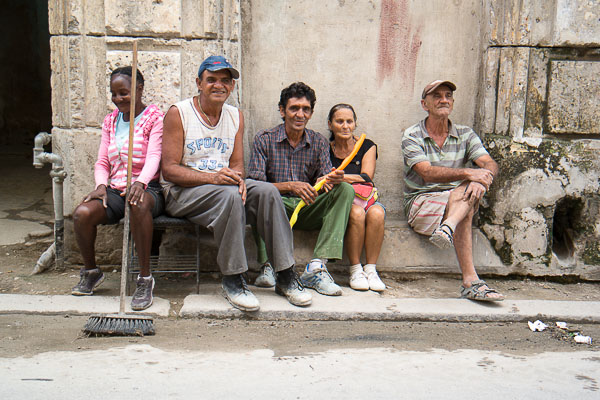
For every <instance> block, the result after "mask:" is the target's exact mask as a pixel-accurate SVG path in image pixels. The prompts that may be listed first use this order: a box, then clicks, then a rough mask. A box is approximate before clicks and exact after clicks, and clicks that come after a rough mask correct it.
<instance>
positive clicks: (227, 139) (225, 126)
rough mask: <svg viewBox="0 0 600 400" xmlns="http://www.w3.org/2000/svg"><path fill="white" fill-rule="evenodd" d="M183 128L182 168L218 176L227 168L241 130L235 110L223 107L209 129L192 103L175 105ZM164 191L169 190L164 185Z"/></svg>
mask: <svg viewBox="0 0 600 400" xmlns="http://www.w3.org/2000/svg"><path fill="white" fill-rule="evenodd" d="M175 107H177V110H179V116H180V117H181V123H182V125H183V132H184V135H185V137H184V139H183V157H182V159H181V164H182V165H185V166H187V167H190V168H192V169H195V170H196V171H200V172H213V173H214V172H218V171H219V170H220V169H222V168H226V167H229V158H230V157H231V154H232V153H233V145H234V142H235V135H236V133H237V131H238V129H239V128H240V113H239V111H238V109H237V108H236V107H233V106H230V105H229V104H223V109H222V110H221V118H220V119H219V122H218V123H217V125H215V126H214V127H211V126H208V125H207V124H206V123H205V122H204V120H203V119H202V117H201V116H200V112H199V111H198V110H197V109H196V107H194V99H193V98H190V99H186V100H182V101H180V102H178V103H176V104H175ZM163 186H165V189H167V191H168V188H169V187H170V186H172V185H171V184H170V183H169V182H164V181H163Z"/></svg>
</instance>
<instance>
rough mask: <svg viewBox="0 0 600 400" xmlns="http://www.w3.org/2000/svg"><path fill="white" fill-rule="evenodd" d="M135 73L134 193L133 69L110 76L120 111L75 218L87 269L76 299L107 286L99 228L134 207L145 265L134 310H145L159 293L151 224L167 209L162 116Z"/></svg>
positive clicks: (134, 230) (106, 132) (105, 133)
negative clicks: (161, 179)
mask: <svg viewBox="0 0 600 400" xmlns="http://www.w3.org/2000/svg"><path fill="white" fill-rule="evenodd" d="M136 72H137V77H136V79H137V87H136V99H135V100H136V102H135V110H134V117H133V118H134V140H133V168H132V180H131V182H132V185H131V189H130V191H129V193H127V194H126V193H125V190H126V186H127V155H128V151H129V123H130V121H131V113H130V111H131V110H130V101H131V91H130V88H131V77H132V75H131V74H132V68H131V67H122V68H117V69H115V70H114V71H113V72H112V73H111V75H110V92H111V94H112V101H113V103H114V104H115V106H117V109H115V110H114V111H113V112H111V113H110V114H108V115H107V116H106V117H105V118H104V123H103V124H102V141H101V142H100V149H99V150H98V161H96V165H95V168H94V178H95V181H96V189H95V190H94V191H93V192H91V193H90V194H88V195H87V196H86V197H85V198H84V199H83V202H82V203H81V204H80V205H79V206H78V207H77V208H76V209H75V212H74V214H73V222H74V225H75V238H76V240H77V244H78V245H79V249H80V251H81V255H82V257H83V263H84V267H83V268H82V269H81V271H80V281H79V283H78V284H77V285H76V286H75V287H74V288H73V289H72V291H71V293H72V294H74V295H78V296H82V295H91V294H92V293H93V291H94V289H95V288H97V287H98V285H100V284H101V283H102V282H103V281H104V274H103V273H102V271H101V270H100V269H99V268H98V267H97V266H96V259H95V249H94V243H95V240H96V227H97V226H98V225H99V224H117V223H118V222H119V220H121V218H123V216H124V214H125V201H128V202H129V204H130V205H131V213H130V216H131V234H132V236H133V240H134V241H135V247H136V250H137V254H138V258H139V262H140V275H139V276H138V278H137V287H136V291H135V293H134V295H133V299H132V301H131V308H132V309H134V310H144V309H146V308H148V307H150V305H152V290H153V289H154V279H153V278H152V276H151V274H150V249H151V247H152V218H153V217H155V216H157V215H160V214H161V213H162V211H163V209H164V198H163V196H162V193H161V187H160V185H159V183H158V175H159V172H158V169H159V165H160V155H161V144H162V128H163V113H162V111H160V109H159V108H158V107H157V106H155V105H149V106H146V105H145V104H144V103H142V91H143V89H144V78H143V76H142V74H141V73H140V71H136Z"/></svg>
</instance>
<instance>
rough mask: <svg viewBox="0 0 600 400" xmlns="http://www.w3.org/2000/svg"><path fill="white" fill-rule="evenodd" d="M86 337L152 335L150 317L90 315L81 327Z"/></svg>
mask: <svg viewBox="0 0 600 400" xmlns="http://www.w3.org/2000/svg"><path fill="white" fill-rule="evenodd" d="M83 333H85V334H86V335H88V336H145V335H154V333H155V331H154V323H153V320H152V318H151V317H146V316H138V315H92V316H91V317H90V318H89V319H88V322H87V323H86V324H85V326H84V327H83Z"/></svg>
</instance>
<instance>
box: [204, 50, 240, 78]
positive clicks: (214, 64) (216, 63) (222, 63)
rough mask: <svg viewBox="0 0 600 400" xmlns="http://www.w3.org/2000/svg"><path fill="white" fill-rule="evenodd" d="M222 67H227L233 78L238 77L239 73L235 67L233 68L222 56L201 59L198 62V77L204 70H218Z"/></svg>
mask: <svg viewBox="0 0 600 400" xmlns="http://www.w3.org/2000/svg"><path fill="white" fill-rule="evenodd" d="M222 69H227V70H229V72H230V73H231V77H232V78H233V79H239V77H240V73H239V72H238V70H237V69H235V68H233V66H232V65H231V64H229V61H227V59H226V58H225V57H223V56H210V57H208V58H207V59H206V60H204V61H202V64H200V68H198V78H200V75H202V73H203V72H204V70H209V71H212V72H214V71H220V70H222Z"/></svg>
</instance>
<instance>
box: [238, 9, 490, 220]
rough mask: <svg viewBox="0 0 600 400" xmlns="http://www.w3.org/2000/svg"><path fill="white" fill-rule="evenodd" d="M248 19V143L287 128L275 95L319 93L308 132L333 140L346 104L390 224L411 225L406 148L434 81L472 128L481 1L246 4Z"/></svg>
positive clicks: (245, 25)
mask: <svg viewBox="0 0 600 400" xmlns="http://www.w3.org/2000/svg"><path fill="white" fill-rule="evenodd" d="M242 11H243V13H242V15H243V18H242V32H243V34H242V44H243V46H242V54H243V58H242V75H244V76H246V77H247V79H244V82H243V89H244V97H243V103H242V104H243V106H244V112H245V114H246V138H247V141H248V142H249V143H251V142H252V140H253V138H254V135H255V134H256V133H257V132H258V131H259V130H261V129H265V128H270V127H272V126H274V125H276V124H279V123H280V122H281V118H280V116H279V112H278V109H277V103H278V101H279V95H280V92H281V90H282V89H283V88H284V87H286V86H287V85H289V84H290V83H292V82H295V81H303V82H305V83H307V84H308V85H309V86H311V87H312V88H313V89H314V90H315V92H316V94H317V104H316V108H315V114H314V116H313V117H312V120H311V122H310V123H309V124H308V127H309V128H311V129H314V130H316V131H319V132H321V133H322V134H324V135H326V136H327V137H329V133H328V132H327V113H328V112H329V109H330V108H331V106H333V105H334V104H336V103H341V102H345V103H350V104H352V105H353V106H354V107H355V109H356V112H357V114H358V131H359V132H361V133H362V132H365V133H367V135H368V137H370V138H371V139H373V140H374V141H375V142H376V143H377V144H378V145H379V160H378V162H377V173H376V176H375V181H376V183H377V186H378V187H379V189H380V192H382V194H383V201H384V202H385V204H386V207H387V211H388V216H389V217H390V218H394V219H405V216H404V212H403V211H402V210H403V208H402V206H401V204H402V176H403V169H402V154H401V149H400V142H401V141H400V138H401V135H402V132H403V131H404V129H406V128H407V127H409V126H410V125H412V124H414V123H416V122H418V121H419V120H420V119H422V118H424V117H425V112H424V111H423V110H422V109H421V105H420V95H421V91H422V90H423V87H424V86H425V85H426V84H427V83H429V82H431V81H432V80H434V79H438V78H443V79H449V80H452V81H453V82H455V83H456V84H457V86H458V91H457V93H456V99H457V100H456V105H455V110H454V114H453V120H455V121H457V122H460V123H462V124H467V125H472V123H473V117H474V113H473V110H474V109H475V104H476V97H477V91H478V86H479V85H478V81H479V72H480V71H479V69H480V65H481V33H480V29H481V24H480V19H481V18H482V16H483V10H482V4H481V1H478V0H462V1H461V0H454V1H435V0H413V1H410V0H399V1H393V0H383V1H362V0H339V1H326V2H324V1H319V0H296V1H291V0H288V1H277V2H273V1H267V0H252V1H249V0H246V1H242ZM457 21H460V22H459V23H457Z"/></svg>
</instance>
